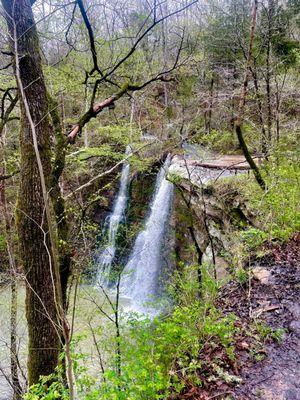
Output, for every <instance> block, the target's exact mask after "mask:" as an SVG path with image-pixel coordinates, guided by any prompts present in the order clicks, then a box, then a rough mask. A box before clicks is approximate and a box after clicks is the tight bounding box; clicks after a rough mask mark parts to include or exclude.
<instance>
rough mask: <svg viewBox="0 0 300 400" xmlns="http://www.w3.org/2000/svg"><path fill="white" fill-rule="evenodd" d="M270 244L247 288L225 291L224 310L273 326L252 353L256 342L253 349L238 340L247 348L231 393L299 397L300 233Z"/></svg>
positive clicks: (243, 399)
mask: <svg viewBox="0 0 300 400" xmlns="http://www.w3.org/2000/svg"><path fill="white" fill-rule="evenodd" d="M268 250H269V254H268V255H267V256H265V257H264V258H263V259H262V260H260V261H259V263H257V262H256V263H254V265H253V266H252V267H251V268H252V275H253V276H254V278H253V279H252V280H251V282H250V285H249V286H248V287H247V290H241V288H239V287H238V285H229V286H228V287H227V288H226V289H225V291H224V292H223V299H224V300H223V309H224V311H225V312H234V313H235V314H236V315H237V316H238V317H239V318H240V320H241V321H242V323H243V324H245V325H246V326H249V325H251V323H253V322H252V321H253V320H254V321H255V320H256V321H255V322H256V323H258V322H259V324H260V326H261V324H265V325H266V326H269V327H271V328H272V330H273V332H275V335H274V333H273V335H272V333H271V332H270V333H269V334H268V333H267V331H268V330H265V333H264V335H265V336H266V337H265V339H264V340H265V342H264V343H261V344H260V346H259V348H258V349H256V352H257V353H256V354H254V357H253V348H252V354H250V353H251V352H249V351H247V350H248V349H251V344H250V345H249V348H247V346H245V345H244V346H240V347H242V348H243V347H246V348H247V349H245V348H244V351H241V352H240V354H239V359H238V362H240V364H241V368H240V371H239V375H240V377H241V378H242V380H243V383H242V384H241V385H240V386H238V387H237V388H235V390H233V393H232V394H231V397H232V398H233V399H238V400H252V399H264V400H300V296H299V295H300V235H296V236H294V237H293V239H292V240H290V241H289V242H288V243H287V244H286V245H284V246H269V249H268ZM251 320H252V321H251ZM262 326H264V325H262ZM279 329H280V330H281V329H283V330H284V331H282V338H280V337H278V336H276V332H280V331H278V330H279ZM261 331H262V330H261V329H260V333H261V334H262V332H261ZM276 337H277V339H278V340H277V341H276V340H274V339H275V338H276ZM246 340H247V339H246ZM246 343H247V342H246ZM252 344H253V343H252ZM254 353H255V352H254ZM259 354H261V355H262V356H263V357H264V359H263V360H262V361H257V355H259ZM255 356H256V357H255Z"/></svg>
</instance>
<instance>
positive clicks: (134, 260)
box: [120, 155, 173, 312]
mask: <svg viewBox="0 0 300 400" xmlns="http://www.w3.org/2000/svg"><path fill="white" fill-rule="evenodd" d="M170 163H171V156H170V155H168V157H167V158H166V160H165V162H164V164H163V166H162V167H161V169H160V171H159V173H158V175H157V178H156V183H155V189H154V195H153V198H152V202H151V204H150V210H149V212H148V218H147V220H146V223H145V226H144V229H143V230H142V231H141V232H140V233H139V234H138V236H137V238H136V240H135V243H134V246H133V250H132V252H131V254H130V256H129V260H128V263H127V265H126V266H125V268H124V270H123V273H122V276H121V283H120V291H121V294H122V295H125V296H126V297H129V298H130V299H131V308H132V309H133V310H136V311H142V312H144V311H148V310H149V304H147V303H149V302H151V301H153V300H155V298H156V297H157V295H158V294H159V287H160V277H161V273H162V268H163V246H164V239H165V236H166V233H167V229H168V225H169V216H170V210H171V205H172V198H173V184H172V183H170V182H169V181H168V180H167V179H166V174H167V170H168V168H169V166H170ZM150 308H151V306H150Z"/></svg>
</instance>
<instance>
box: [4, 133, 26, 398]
mask: <svg viewBox="0 0 300 400" xmlns="http://www.w3.org/2000/svg"><path fill="white" fill-rule="evenodd" d="M4 129H5V128H4ZM4 148H5V135H3V138H2V143H1V141H0V153H1V157H0V161H1V163H2V165H3V167H2V168H0V172H1V173H2V174H3V175H6V160H5V150H4ZM5 186H6V185H5V179H3V181H0V209H2V215H3V216H4V223H5V241H6V249H7V255H8V260H9V274H10V279H11V284H10V288H11V302H10V373H11V383H12V388H13V400H21V398H22V387H21V384H20V380H19V374H18V351H17V309H18V291H17V285H16V272H17V271H16V269H17V268H16V259H15V251H14V241H13V226H12V221H11V217H10V213H9V210H8V207H7V203H6V191H5Z"/></svg>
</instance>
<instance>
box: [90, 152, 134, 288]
mask: <svg viewBox="0 0 300 400" xmlns="http://www.w3.org/2000/svg"><path fill="white" fill-rule="evenodd" d="M130 152H131V148H130V146H127V147H126V153H125V154H127V155H128V154H130ZM129 171H130V165H129V163H128V162H125V163H124V164H123V168H122V172H121V178H120V188H119V192H118V195H117V197H116V200H115V202H114V206H113V210H112V213H111V214H110V215H109V218H108V229H107V236H108V241H107V245H106V246H105V248H104V249H103V250H102V252H101V254H100V255H99V257H98V259H97V263H98V266H99V276H98V282H99V283H100V284H101V285H102V286H107V285H108V283H109V276H110V270H111V265H112V262H113V260H114V257H115V254H116V239H117V233H118V228H119V225H120V223H121V222H122V219H123V217H124V212H125V209H126V204H127V197H128V183H129V178H130V174H129Z"/></svg>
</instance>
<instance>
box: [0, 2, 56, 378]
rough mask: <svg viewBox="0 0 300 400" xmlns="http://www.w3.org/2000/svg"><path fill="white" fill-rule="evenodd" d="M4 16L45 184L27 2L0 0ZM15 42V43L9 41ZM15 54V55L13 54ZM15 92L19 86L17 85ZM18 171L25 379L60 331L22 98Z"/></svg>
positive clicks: (43, 101) (38, 78)
mask: <svg viewBox="0 0 300 400" xmlns="http://www.w3.org/2000/svg"><path fill="white" fill-rule="evenodd" d="M2 4H3V7H4V9H5V12H6V19H7V25H8V30H9V33H10V37H11V48H12V52H13V53H14V55H15V61H16V58H17V62H15V72H16V71H17V70H16V65H17V64H19V68H18V73H19V78H20V80H21V82H22V86H23V88H24V94H25V96H26V99H27V103H28V106H29V111H30V115H31V118H32V120H33V123H34V125H35V133H36V138H37V145H38V150H39V154H40V159H41V163H42V168H43V171H44V176H45V179H46V187H47V188H48V189H50V186H51V148H50V136H51V125H50V123H49V119H48V116H47V115H48V102H47V93H46V87H45V82H44V77H43V72H42V67H41V58H40V52H39V42H38V35H37V31H36V26H35V22H34V17H33V13H32V9H31V4H30V1H29V0H2ZM14 38H17V40H14ZM16 50H17V54H15V53H16ZM18 86H19V90H20V89H21V88H20V82H19V85H18ZM20 104H21V132H20V150H21V173H20V188H19V197H18V212H17V214H18V215H17V225H18V236H19V245H20V259H21V262H22V264H23V269H24V273H25V276H26V318H27V322H28V338H29V344H28V380H29V384H30V385H31V384H33V383H36V382H37V381H38V379H39V377H40V375H49V374H51V373H52V372H53V371H54V369H55V367H56V366H57V363H58V353H59V349H60V335H61V332H60V328H59V320H58V312H57V308H58V307H59V305H58V304H57V303H56V300H55V298H56V294H55V285H56V277H55V273H54V271H53V261H54V257H56V254H55V249H53V248H52V246H51V241H50V239H49V235H48V231H49V224H48V223H47V218H46V215H45V201H44V198H43V191H42V185H41V178H40V173H39V169H38V164H37V157H36V153H35V150H34V145H33V133H32V127H31V126H30V121H29V119H28V113H26V109H25V103H24V98H22V97H21V102H20Z"/></svg>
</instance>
